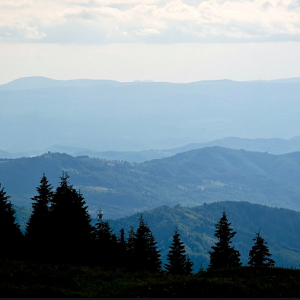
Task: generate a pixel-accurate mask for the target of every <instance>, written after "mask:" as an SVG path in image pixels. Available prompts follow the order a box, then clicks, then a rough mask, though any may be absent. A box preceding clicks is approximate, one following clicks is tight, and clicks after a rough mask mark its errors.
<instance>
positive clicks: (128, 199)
mask: <svg viewBox="0 0 300 300" xmlns="http://www.w3.org/2000/svg"><path fill="white" fill-rule="evenodd" d="M63 170H65V171H66V172H67V173H68V174H69V175H70V182H71V183H72V184H74V186H75V187H76V188H77V189H80V190H81V192H82V194H83V196H84V197H85V199H86V201H87V204H88V205H89V207H90V211H91V212H92V214H95V213H96V211H97V210H98V209H99V208H102V209H103V211H104V213H105V214H106V216H107V217H108V218H119V217H123V216H128V215H131V214H132V213H134V212H138V211H143V210H149V209H153V208H155V207H158V206H161V205H171V206H173V205H176V204H182V205H185V206H196V205H200V204H203V203H204V202H207V203H211V202H215V201H224V200H231V201H248V202H251V203H259V204H264V205H269V206H274V207H283V208H288V209H293V210H298V211H300V203H299V198H300V180H299V179H300V153H299V152H296V153H291V154H285V155H271V154H268V153H259V152H249V151H244V150H231V149H226V148H220V147H212V148H204V149H199V150H192V151H188V152H185V153H180V154H176V155H174V156H172V157H169V158H164V159H157V160H152V161H149V162H145V163H141V164H137V163H128V162H123V161H106V160H101V159H96V158H93V159H92V158H89V157H87V156H79V157H72V156H70V155H67V154H59V153H47V154H44V155H41V156H37V157H32V158H20V159H1V160H0V182H1V184H2V186H3V187H5V190H6V192H7V194H8V195H11V196H12V198H11V200H12V203H13V204H16V205H19V206H25V207H30V205H31V197H33V196H34V195H35V194H36V190H35V188H36V186H38V185H39V182H40V178H41V176H42V174H43V173H45V174H46V176H47V177H48V179H49V181H50V183H52V184H53V185H54V186H57V184H58V183H59V177H60V176H61V174H62V171H63Z"/></svg>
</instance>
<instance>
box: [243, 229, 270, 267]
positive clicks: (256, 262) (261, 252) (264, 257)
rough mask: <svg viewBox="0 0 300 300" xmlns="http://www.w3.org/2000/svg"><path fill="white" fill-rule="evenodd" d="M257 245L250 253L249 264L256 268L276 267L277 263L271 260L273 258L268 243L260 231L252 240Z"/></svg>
mask: <svg viewBox="0 0 300 300" xmlns="http://www.w3.org/2000/svg"><path fill="white" fill-rule="evenodd" d="M252 240H253V241H254V242H255V243H254V246H253V247H252V249H251V250H250V251H249V261H248V264H249V265H251V266H254V267H264V266H265V267H271V266H274V264H275V261H274V260H273V259H271V258H270V256H272V255H271V254H270V252H269V247H268V246H267V244H268V243H267V242H265V240H264V239H263V238H262V237H261V236H260V230H258V232H257V233H256V237H255V238H254V239H252Z"/></svg>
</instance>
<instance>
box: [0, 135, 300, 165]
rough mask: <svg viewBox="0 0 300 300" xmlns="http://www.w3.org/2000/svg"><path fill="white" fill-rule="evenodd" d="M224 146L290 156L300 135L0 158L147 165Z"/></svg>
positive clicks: (61, 149) (2, 155) (63, 150)
mask: <svg viewBox="0 0 300 300" xmlns="http://www.w3.org/2000/svg"><path fill="white" fill-rule="evenodd" d="M214 146H220V147H224V148H229V149H237V150H241V149H244V150H248V151H257V152H268V153H270V154H286V153H291V152H297V151H300V136H297V137H293V138H291V139H288V140H285V139H279V138H272V139H246V138H237V137H227V138H223V139H218V140H215V141H211V142H207V143H192V144H189V145H186V146H183V147H178V148H173V149H162V150H144V151H102V152H101V151H92V150H89V149H81V148H76V147H67V146H61V145H55V146H52V147H49V148H48V149H45V150H44V151H30V152H19V153H9V152H7V151H1V150H0V158H21V157H32V156H37V155H41V154H43V153H45V152H49V151H50V152H54V153H66V154H69V155H72V156H82V155H87V156H89V157H93V158H102V159H107V160H123V161H128V162H145V161H147V160H152V159H160V158H165V157H170V156H172V155H174V154H177V153H181V152H186V151H189V150H195V149H200V148H205V147H214Z"/></svg>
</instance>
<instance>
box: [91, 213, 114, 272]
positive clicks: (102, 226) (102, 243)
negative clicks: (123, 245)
mask: <svg viewBox="0 0 300 300" xmlns="http://www.w3.org/2000/svg"><path fill="white" fill-rule="evenodd" d="M95 239H96V248H95V249H96V260H97V262H98V264H100V265H105V266H116V265H118V263H119V260H118V253H117V252H118V246H117V237H116V235H115V234H114V233H113V231H112V229H111V228H110V225H109V223H108V221H104V220H103V214H102V211H101V210H100V211H99V213H98V221H97V223H96V226H95Z"/></svg>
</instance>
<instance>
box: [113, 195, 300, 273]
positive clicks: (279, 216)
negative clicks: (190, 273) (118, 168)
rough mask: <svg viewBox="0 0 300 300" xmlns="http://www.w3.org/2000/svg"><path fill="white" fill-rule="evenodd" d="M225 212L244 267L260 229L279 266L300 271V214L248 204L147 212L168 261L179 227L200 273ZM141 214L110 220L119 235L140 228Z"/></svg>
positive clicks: (227, 204)
mask: <svg viewBox="0 0 300 300" xmlns="http://www.w3.org/2000/svg"><path fill="white" fill-rule="evenodd" d="M223 210H225V211H226V214H227V217H228V220H229V221H230V222H231V227H232V228H233V230H234V231H237V234H236V236H235V237H234V239H233V245H234V246H235V248H236V249H237V250H238V251H240V253H241V260H242V262H243V264H247V261H248V254H249V249H251V247H252V245H253V241H252V239H253V238H254V237H255V233H256V232H258V230H259V229H260V231H261V234H262V236H263V237H264V238H265V240H266V242H267V243H268V246H269V248H270V253H271V254H272V258H273V259H274V260H275V264H276V266H280V267H281V266H284V267H294V268H298V266H299V263H300V231H299V228H300V213H299V212H295V211H291V210H287V209H282V208H280V209H279V208H271V207H268V206H263V205H258V204H250V203H247V202H230V201H226V202H216V203H211V204H204V205H201V206H197V207H193V208H188V207H183V206H179V205H177V206H175V207H172V208H171V207H168V206H162V207H159V208H156V209H154V210H151V211H147V212H143V217H144V218H145V220H147V221H148V223H149V226H150V228H151V229H152V231H153V234H154V236H155V237H156V240H157V242H158V247H159V249H161V251H162V257H163V259H164V260H165V259H166V254H167V252H168V250H169V246H170V244H171V242H172V234H173V231H174V229H175V228H176V227H177V228H178V229H179V232H180V233H181V239H182V241H183V242H184V243H185V245H186V249H187V253H188V254H189V255H190V257H191V259H192V261H194V262H195V270H196V271H197V270H198V269H199V267H200V265H201V264H202V265H203V267H207V265H208V262H209V254H208V251H209V250H210V247H211V246H212V245H213V244H214V243H215V241H216V240H215V238H214V231H215V224H216V223H217V221H218V220H219V219H220V217H221V215H222V211H223ZM139 216H140V214H135V215H133V216H130V217H126V218H122V219H118V220H110V221H109V223H110V224H111V226H112V228H114V229H115V231H116V232H118V230H119V229H120V228H121V227H124V229H125V231H129V229H130V226H134V227H137V225H138V218H139Z"/></svg>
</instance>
